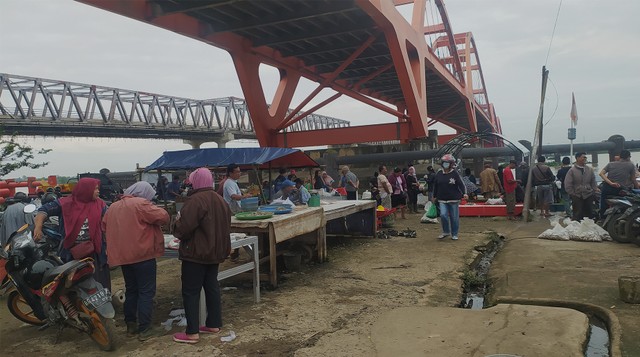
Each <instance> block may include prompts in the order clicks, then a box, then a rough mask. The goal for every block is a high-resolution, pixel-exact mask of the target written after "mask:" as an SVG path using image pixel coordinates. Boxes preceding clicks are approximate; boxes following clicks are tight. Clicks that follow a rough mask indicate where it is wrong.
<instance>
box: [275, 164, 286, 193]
mask: <svg viewBox="0 0 640 357" xmlns="http://www.w3.org/2000/svg"><path fill="white" fill-rule="evenodd" d="M288 173H289V170H287V169H285V168H280V169H279V170H278V176H276V178H275V179H274V180H273V192H278V191H280V189H281V188H282V183H283V182H284V180H286V179H287V174H288Z"/></svg>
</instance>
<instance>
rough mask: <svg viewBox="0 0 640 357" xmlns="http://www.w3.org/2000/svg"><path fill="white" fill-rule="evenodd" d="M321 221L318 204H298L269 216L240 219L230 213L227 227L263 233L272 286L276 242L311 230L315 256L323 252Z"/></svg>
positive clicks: (240, 231)
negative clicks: (285, 211)
mask: <svg viewBox="0 0 640 357" xmlns="http://www.w3.org/2000/svg"><path fill="white" fill-rule="evenodd" d="M325 222H326V221H325V217H324V211H323V209H322V208H321V207H301V206H298V207H295V209H294V211H293V212H291V213H288V214H280V215H274V216H273V217H272V218H269V219H260V220H250V221H244V220H238V219H236V218H235V217H232V218H231V231H232V232H234V233H247V234H249V235H256V234H265V235H267V237H268V245H269V247H268V248H269V257H268V260H269V281H270V283H271V285H272V286H273V287H276V286H278V271H277V268H276V257H277V249H276V245H277V244H278V243H280V242H284V241H286V240H289V239H292V238H295V237H298V236H300V235H303V234H307V233H312V232H315V233H316V239H317V246H318V258H320V257H321V256H326V244H325V239H326V237H325V234H324V227H325ZM321 261H322V260H321Z"/></svg>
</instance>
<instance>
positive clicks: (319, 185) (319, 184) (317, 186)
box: [313, 170, 328, 191]
mask: <svg viewBox="0 0 640 357" xmlns="http://www.w3.org/2000/svg"><path fill="white" fill-rule="evenodd" d="M313 189H314V190H325V191H328V190H327V185H326V184H325V183H324V180H323V179H322V176H321V175H320V170H316V171H315V173H314V174H313Z"/></svg>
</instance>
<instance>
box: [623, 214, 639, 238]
mask: <svg viewBox="0 0 640 357" xmlns="http://www.w3.org/2000/svg"><path fill="white" fill-rule="evenodd" d="M638 217H640V211H639V212H635V213H634V214H632V215H631V216H630V217H629V219H628V220H627V224H626V225H625V234H626V236H627V238H629V240H630V241H631V242H633V243H635V244H636V245H638V246H640V223H638V222H636V219H638Z"/></svg>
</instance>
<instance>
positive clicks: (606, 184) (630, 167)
mask: <svg viewBox="0 0 640 357" xmlns="http://www.w3.org/2000/svg"><path fill="white" fill-rule="evenodd" d="M636 173H637V170H636V167H635V165H634V164H633V162H631V152H630V151H629V150H622V151H621V152H620V159H619V160H618V161H612V162H610V163H608V164H607V165H606V166H605V167H604V168H603V169H602V170H600V177H602V180H603V182H602V194H601V195H600V217H604V212H605V211H606V210H607V197H608V196H617V195H619V194H620V191H621V190H630V189H632V188H640V187H639V185H638V181H637V180H636Z"/></svg>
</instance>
